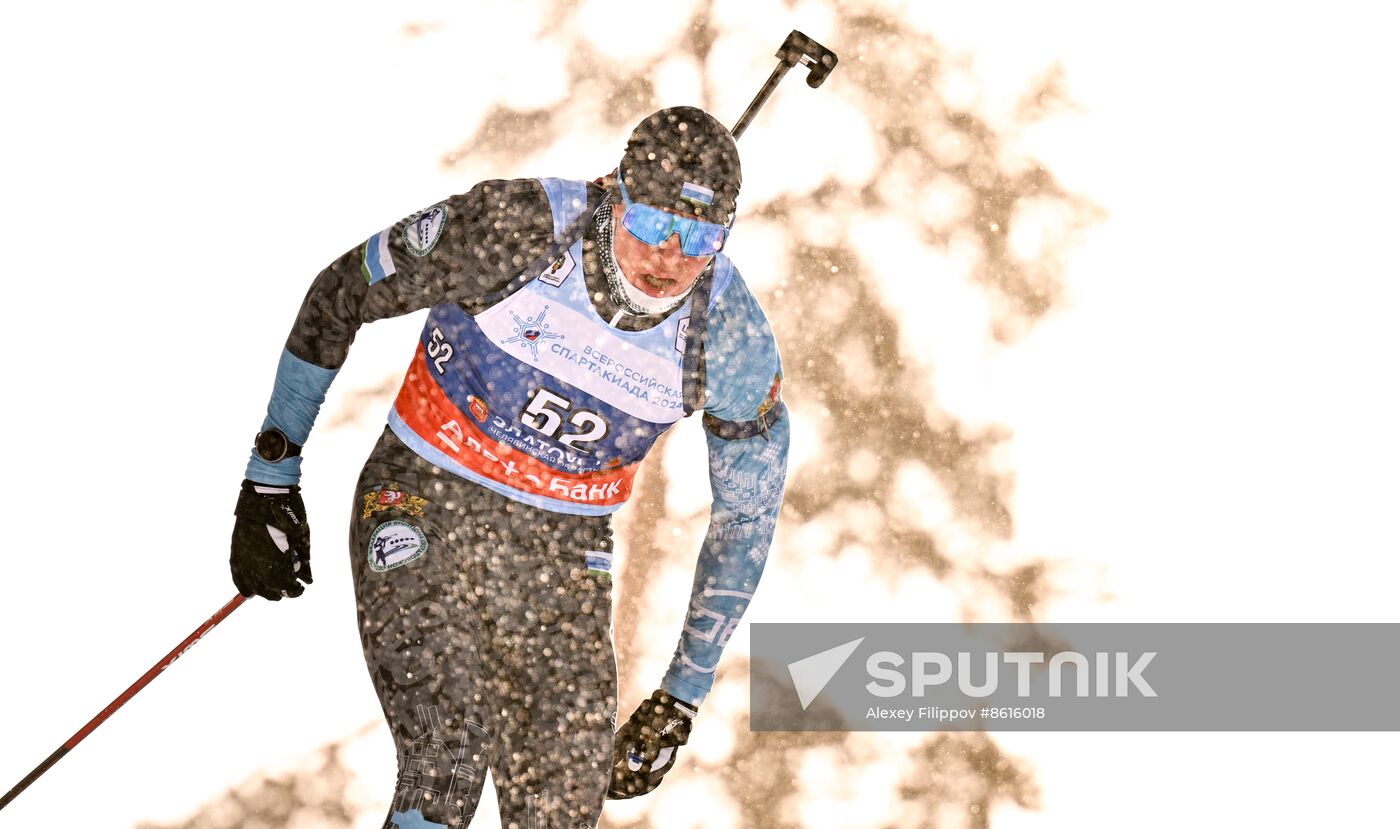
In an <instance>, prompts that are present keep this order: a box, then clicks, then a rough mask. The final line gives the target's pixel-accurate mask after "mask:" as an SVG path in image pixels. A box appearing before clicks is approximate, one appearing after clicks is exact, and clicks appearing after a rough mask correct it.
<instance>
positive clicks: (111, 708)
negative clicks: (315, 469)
mask: <svg viewBox="0 0 1400 829" xmlns="http://www.w3.org/2000/svg"><path fill="white" fill-rule="evenodd" d="M244 599H245V597H244V596H243V595H242V594H240V595H237V596H234V597H233V598H232V599H230V600H229V603H228V604H226V605H224V606H223V607H222V608H220V609H219V612H218V613H215V614H214V615H213V616H211V617H209V620H208V621H206V622H205V623H204V624H202V625H200V626H199V627H197V628H195V631H194V633H191V634H190V635H189V636H186V637H185V641H183V642H181V643H180V644H178V645H176V646H175V649H174V650H172V651H171V652H170V653H167V654H166V655H165V656H164V657H163V658H162V659H161V660H160V661H159V662H157V663H156V664H155V665H153V666H151V669H150V670H149V671H147V672H146V673H145V674H144V675H142V677H141V678H140V679H138V680H136V682H135V683H133V684H132V686H131V687H130V688H127V689H126V690H125V691H123V692H122V693H121V695H120V696H118V697H117V698H116V699H114V700H112V703H111V704H110V705H108V706H107V707H106V708H104V709H102V713H100V714H98V715H97V716H96V717H93V718H92V720H91V721H90V722H89V723H88V724H87V725H85V726H83V727H82V728H80V729H78V733H77V734H74V735H73V736H72V737H69V738H68V742H66V743H64V744H63V745H61V746H59V747H58V749H57V750H56V751H54V753H53V754H50V755H49V756H48V757H47V758H45V759H44V762H42V763H40V764H39V765H38V766H37V767H35V769H34V770H33V771H31V772H30V773H29V774H27V775H25V777H24V779H23V780H21V781H19V783H18V784H17V785H16V786H15V787H14V788H13V789H10V790H9V791H8V792H6V793H5V796H4V797H0V809H3V808H5V807H6V806H8V805H9V803H10V801H11V800H14V799H15V798H16V797H18V796H19V793H20V792H22V791H24V790H25V789H27V788H29V784H30V783H33V782H34V781H35V780H38V779H39V777H40V776H42V775H43V773H44V772H46V771H48V770H49V769H50V768H52V767H53V765H54V763H57V762H58V761H59V760H61V759H63V755H65V754H67V753H68V752H69V751H72V750H73V747H74V746H76V745H77V744H78V743H80V742H82V741H83V738H84V737H86V736H87V735H89V734H91V733H92V732H93V731H95V730H96V729H97V727H98V726H99V725H101V724H102V723H104V722H106V720H107V718H108V717H110V716H112V714H114V713H116V710H117V709H118V708H121V707H122V706H123V705H125V704H126V702H127V700H129V699H131V698H132V697H134V696H136V694H137V693H139V692H140V690H141V689H142V688H145V687H146V686H147V685H149V684H150V682H151V680H153V679H155V678H156V676H157V675H159V674H160V672H161V671H163V670H165V669H166V668H168V667H170V663H172V662H174V661H175V660H177V659H179V658H180V657H181V656H183V655H184V653H185V651H187V650H189V649H190V648H191V647H193V646H194V643H195V642H198V641H199V640H200V639H201V638H202V637H203V636H204V634H206V633H208V632H209V631H210V630H211V629H213V627H214V625H217V624H218V623H220V622H222V621H223V620H224V619H226V618H228V615H229V614H230V613H232V612H233V611H235V610H237V609H238V606H239V605H241V604H243V602H244Z"/></svg>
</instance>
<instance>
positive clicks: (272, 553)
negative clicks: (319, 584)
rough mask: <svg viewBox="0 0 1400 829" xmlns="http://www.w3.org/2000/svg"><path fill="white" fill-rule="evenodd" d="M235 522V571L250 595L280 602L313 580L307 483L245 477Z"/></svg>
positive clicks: (237, 582) (237, 580) (238, 584)
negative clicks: (266, 481) (304, 498)
mask: <svg viewBox="0 0 1400 829" xmlns="http://www.w3.org/2000/svg"><path fill="white" fill-rule="evenodd" d="M233 514H234V515H235V516H237V517H236V518H235V520H234V522H233V546H232V551H231V553H230V554H229V559H228V565H229V570H230V571H232V573H233V584H234V586H235V587H237V588H238V592H239V593H242V594H243V595H244V596H262V597H263V598H264V599H271V600H272V601H274V602H275V601H278V600H280V599H281V598H282V597H283V596H290V597H293V598H295V597H297V596H300V595H301V594H302V591H304V590H305V589H306V588H305V587H302V586H301V584H300V583H298V579H300V580H301V581H304V582H306V583H307V584H310V583H311V530H310V528H309V527H307V525H306V507H305V506H304V505H303V504H302V503H301V487H298V486H280V485H274V484H259V483H255V482H253V481H246V480H245V481H244V482H243V487H242V489H241V490H240V491H239V493H238V506H236V507H234V508H233Z"/></svg>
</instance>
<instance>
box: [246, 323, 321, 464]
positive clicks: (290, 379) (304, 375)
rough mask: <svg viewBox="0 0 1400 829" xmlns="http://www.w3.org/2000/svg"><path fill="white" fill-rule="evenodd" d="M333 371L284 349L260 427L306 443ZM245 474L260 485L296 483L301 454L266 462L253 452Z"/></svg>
mask: <svg viewBox="0 0 1400 829" xmlns="http://www.w3.org/2000/svg"><path fill="white" fill-rule="evenodd" d="M336 371H337V370H336V369H329V368H322V367H320V366H318V365H315V364H313V363H308V362H306V361H305V360H303V359H301V358H299V357H297V356H296V355H295V354H293V353H292V352H290V351H287V350H286V349H283V350H282V359H281V360H279V361H278V363H277V379H276V380H275V381H274V382H273V384H272V398H271V399H270V400H268V402H267V417H265V418H264V419H263V425H262V428H263V430H267V429H271V428H273V427H276V428H278V429H281V430H282V434H284V435H286V436H287V437H288V438H289V439H290V440H291V441H292V442H293V443H298V444H301V445H302V446H305V445H306V439H307V438H308V437H310V436H311V426H312V424H314V423H315V422H316V415H317V414H318V413H319V412H320V411H321V404H322V403H324V402H325V400H326V391H327V390H328V389H329V388H330V387H331V381H332V380H334V379H335V375H336ZM246 475H247V477H248V479H249V480H251V481H257V482H258V483H260V484H286V485H291V484H295V483H296V482H297V481H299V480H301V457H300V456H298V457H294V458H286V459H285V460H280V461H278V462H277V463H268V462H267V461H265V460H263V459H262V458H260V457H258V453H257V452H256V451H254V452H252V453H251V454H250V455H249V457H248V471H247V473H246Z"/></svg>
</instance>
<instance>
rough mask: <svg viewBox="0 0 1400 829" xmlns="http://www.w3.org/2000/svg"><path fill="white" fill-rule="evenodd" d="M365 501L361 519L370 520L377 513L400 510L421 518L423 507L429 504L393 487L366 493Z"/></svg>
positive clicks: (423, 499) (424, 499)
mask: <svg viewBox="0 0 1400 829" xmlns="http://www.w3.org/2000/svg"><path fill="white" fill-rule="evenodd" d="M363 500H364V509H363V510H362V511H361V512H360V517H361V518H368V517H370V516H371V515H374V514H375V513H376V512H383V511H384V510H398V511H399V512H402V513H404V514H405V515H412V516H421V515H422V514H423V507H425V506H427V504H428V499H426V498H420V497H418V496H417V495H413V494H411V493H408V492H404V491H402V490H399V489H394V488H393V487H384V488H382V489H373V490H370V491H369V492H366V493H365V496H364V499H363Z"/></svg>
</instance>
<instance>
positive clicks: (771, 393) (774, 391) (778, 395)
mask: <svg viewBox="0 0 1400 829" xmlns="http://www.w3.org/2000/svg"><path fill="white" fill-rule="evenodd" d="M782 396H783V375H782V372H779V373H777V374H775V375H773V385H772V386H770V387H769V388H768V396H767V397H766V398H764V400H763V402H762V403H760V404H759V406H758V416H759V417H763V416H764V415H766V414H768V410H769V409H771V408H773V407H774V406H775V405H777V403H778V401H779V400H780V399H782Z"/></svg>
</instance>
